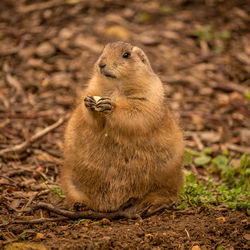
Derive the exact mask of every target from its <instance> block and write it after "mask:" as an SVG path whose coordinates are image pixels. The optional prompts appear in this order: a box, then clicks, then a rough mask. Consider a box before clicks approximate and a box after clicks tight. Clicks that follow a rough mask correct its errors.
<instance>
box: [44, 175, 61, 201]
mask: <svg viewBox="0 0 250 250" xmlns="http://www.w3.org/2000/svg"><path fill="white" fill-rule="evenodd" d="M41 180H42V182H43V183H44V184H45V186H46V187H47V188H48V189H49V191H50V192H51V193H52V194H55V195H56V196H57V197H58V198H59V199H60V200H61V201H63V200H64V198H63V197H62V190H61V189H59V188H54V189H52V188H50V186H49V185H48V184H47V183H46V181H45V180H44V178H43V177H42V176H41Z"/></svg>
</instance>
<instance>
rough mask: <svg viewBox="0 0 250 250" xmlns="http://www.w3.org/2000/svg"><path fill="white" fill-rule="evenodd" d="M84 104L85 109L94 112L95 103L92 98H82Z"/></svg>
mask: <svg viewBox="0 0 250 250" xmlns="http://www.w3.org/2000/svg"><path fill="white" fill-rule="evenodd" d="M84 104H85V107H86V108H88V109H91V110H92V111H94V110H95V105H96V101H95V98H94V96H86V97H85V98H84Z"/></svg>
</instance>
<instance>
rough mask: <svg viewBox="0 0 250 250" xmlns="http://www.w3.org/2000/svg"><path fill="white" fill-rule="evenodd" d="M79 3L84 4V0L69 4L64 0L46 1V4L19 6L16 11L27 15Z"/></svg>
mask: <svg viewBox="0 0 250 250" xmlns="http://www.w3.org/2000/svg"><path fill="white" fill-rule="evenodd" d="M80 2H85V0H78V1H75V2H74V3H71V2H69V1H68V2H67V1H65V0H54V1H48V2H41V3H34V4H30V5H27V6H21V7H20V8H19V9H18V11H19V12H20V13H29V12H33V11H38V10H45V9H50V8H53V7H57V6H61V5H73V4H77V3H80Z"/></svg>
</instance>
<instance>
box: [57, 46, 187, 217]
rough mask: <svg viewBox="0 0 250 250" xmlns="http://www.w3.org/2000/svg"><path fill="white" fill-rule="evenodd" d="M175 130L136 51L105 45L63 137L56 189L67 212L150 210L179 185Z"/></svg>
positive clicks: (158, 83)
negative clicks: (74, 208)
mask: <svg viewBox="0 0 250 250" xmlns="http://www.w3.org/2000/svg"><path fill="white" fill-rule="evenodd" d="M183 150H184V146H183V138H182V131H181V129H180V128H179V127H178V125H177V123H176V121H175V120H174V118H173V116H172V114H171V113H170V111H169V109H168V107H167V105H166V102H165V101H164V90H163V85H162V82H161V81H160V79H159V78H158V76H157V75H156V74H155V73H154V72H153V70H152V68H151V66H150V63H149V60H148V58H147V56H146V55H145V53H144V52H143V50H142V49H140V48H138V47H136V46H133V45H131V44H129V43H125V42H114V43H109V44H107V45H106V46H105V48H104V50H103V52H102V54H101V56H100V57H99V59H98V60H97V62H96V64H95V67H94V72H93V76H92V78H91V80H90V81H89V83H88V87H87V88H86V89H85V90H84V91H83V93H82V97H81V99H80V103H79V105H78V106H77V108H76V109H75V111H74V112H73V115H72V117H71V119H70V120H69V123H68V126H67V128H66V132H65V149H64V166H63V168H62V172H61V183H62V187H63V190H64V192H65V194H66V201H67V204H68V205H69V206H71V205H73V204H74V203H75V202H80V203H81V204H84V205H86V206H87V207H88V208H90V209H92V210H95V211H100V212H112V211H117V210H119V209H120V208H121V207H123V205H124V204H126V202H128V201H129V200H131V199H133V200H134V201H135V202H134V204H133V205H132V206H131V208H128V209H130V210H131V211H133V212H135V213H139V212H142V211H143V212H144V211H149V212H150V211H153V210H155V209H157V208H159V207H160V206H162V205H164V204H166V205H167V204H169V203H171V202H172V201H174V200H175V198H176V197H177V195H178V192H179V190H180V188H181V186H182V183H183V173H182V161H183V160H182V159H183Z"/></svg>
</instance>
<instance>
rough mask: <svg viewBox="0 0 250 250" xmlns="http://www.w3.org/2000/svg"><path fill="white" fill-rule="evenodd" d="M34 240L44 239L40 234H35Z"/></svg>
mask: <svg viewBox="0 0 250 250" xmlns="http://www.w3.org/2000/svg"><path fill="white" fill-rule="evenodd" d="M35 239H36V240H42V239H45V235H44V234H42V233H37V234H36V236H35Z"/></svg>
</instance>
